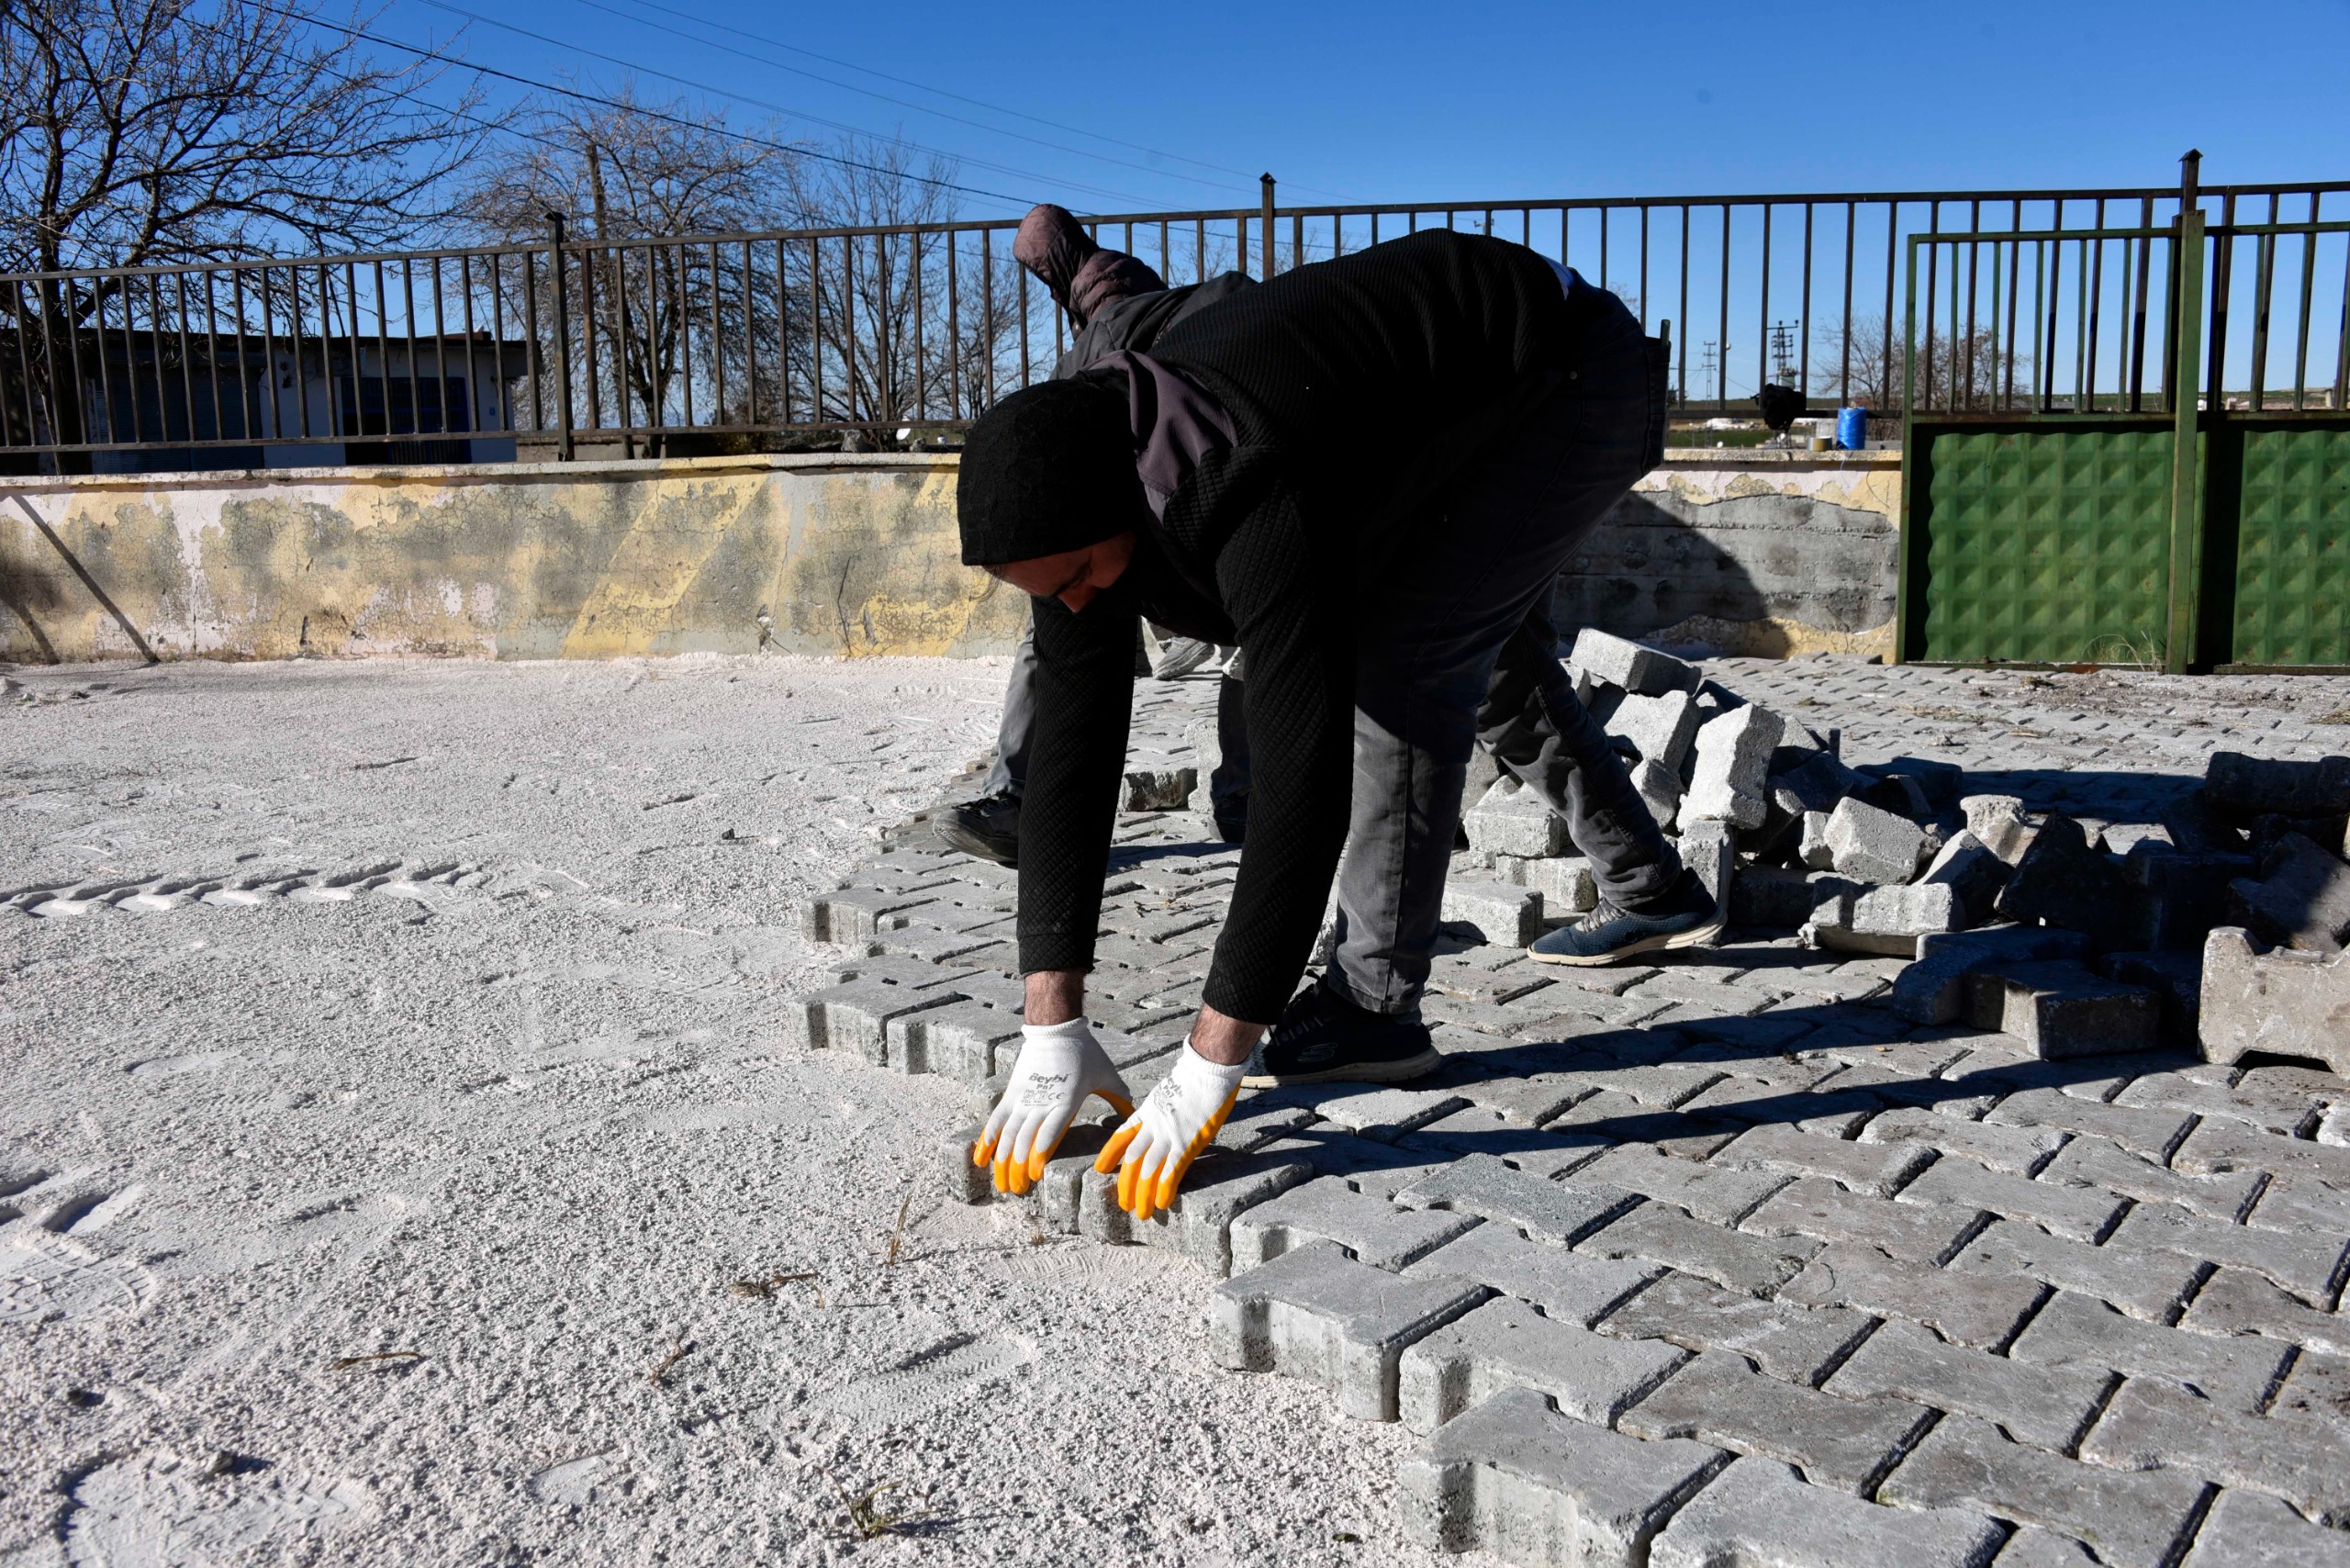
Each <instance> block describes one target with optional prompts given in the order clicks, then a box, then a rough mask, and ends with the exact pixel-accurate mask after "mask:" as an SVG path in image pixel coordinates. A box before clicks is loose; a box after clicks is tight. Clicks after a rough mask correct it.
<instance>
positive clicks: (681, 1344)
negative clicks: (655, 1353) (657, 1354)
mask: <svg viewBox="0 0 2350 1568" xmlns="http://www.w3.org/2000/svg"><path fill="white" fill-rule="evenodd" d="M692 1353H693V1350H692V1348H691V1347H689V1346H688V1345H687V1343H686V1342H685V1341H684V1340H683V1339H680V1340H678V1341H677V1343H676V1344H674V1345H672V1346H670V1347H669V1353H668V1354H667V1355H666V1356H664V1357H662V1358H661V1361H660V1363H659V1364H658V1365H656V1366H655V1367H654V1368H653V1370H652V1371H650V1372H646V1373H645V1374H644V1381H645V1382H647V1383H651V1384H652V1385H653V1386H654V1387H655V1388H658V1387H660V1386H661V1380H662V1379H663V1378H665V1377H667V1376H668V1375H669V1369H670V1368H671V1367H674V1366H676V1365H677V1363H678V1362H679V1361H684V1360H685V1359H686V1358H687V1357H688V1356H689V1355H691V1354H692Z"/></svg>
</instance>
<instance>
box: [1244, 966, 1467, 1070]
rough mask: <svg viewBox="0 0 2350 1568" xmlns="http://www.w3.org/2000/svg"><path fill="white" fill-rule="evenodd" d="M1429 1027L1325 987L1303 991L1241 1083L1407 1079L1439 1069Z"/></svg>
mask: <svg viewBox="0 0 2350 1568" xmlns="http://www.w3.org/2000/svg"><path fill="white" fill-rule="evenodd" d="M1443 1060H1444V1058H1443V1057H1442V1056H1440V1055H1439V1054H1438V1051H1437V1048H1436V1046H1435V1044H1434V1043H1433V1041H1432V1038H1431V1036H1429V1034H1428V1026H1427V1025H1426V1024H1424V1023H1422V1022H1421V1021H1420V1020H1419V1019H1418V1018H1416V1017H1415V1018H1399V1017H1396V1016H1394V1015H1393V1014H1386V1013H1372V1012H1369V1011H1367V1010H1365V1009H1363V1008H1360V1007H1357V1006H1356V1005H1355V1004H1354V1003H1353V1002H1348V1001H1347V1000H1346V999H1345V998H1344V997H1342V996H1340V995H1339V994H1338V993H1337V992H1336V991H1332V990H1331V989H1330V988H1329V987H1328V986H1326V985H1314V986H1309V987H1307V988H1306V989H1305V990H1304V991H1300V992H1298V994H1297V995H1296V996H1295V997H1294V998H1292V1000H1291V1002H1290V1004H1289V1007H1288V1008H1287V1009H1286V1010H1285V1011H1284V1012H1283V1013H1282V1014H1281V1023H1280V1024H1278V1025H1275V1026H1274V1028H1273V1032H1272V1034H1271V1035H1270V1036H1269V1037H1268V1038H1267V1039H1266V1041H1265V1048H1264V1053H1263V1055H1262V1057H1261V1058H1259V1067H1260V1068H1261V1069H1262V1070H1261V1071H1259V1072H1254V1073H1251V1074H1249V1075H1248V1077H1246V1078H1244V1079H1242V1080H1241V1083H1242V1084H1243V1085H1244V1086H1245V1087H1247V1088H1250V1089H1270V1088H1274V1087H1276V1086H1277V1085H1280V1084H1283V1083H1405V1082H1409V1081H1411V1080H1413V1079H1415V1078H1420V1077H1424V1076H1426V1075H1427V1074H1428V1073H1430V1072H1433V1071H1435V1070H1436V1069H1437V1067H1438V1064H1439V1063H1441V1062H1442V1061H1443Z"/></svg>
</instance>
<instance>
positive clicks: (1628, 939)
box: [1526, 867, 1722, 968]
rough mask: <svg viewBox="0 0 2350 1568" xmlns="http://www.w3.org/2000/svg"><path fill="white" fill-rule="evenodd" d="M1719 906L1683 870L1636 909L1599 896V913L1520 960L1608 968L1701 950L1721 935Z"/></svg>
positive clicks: (1560, 931)
mask: <svg viewBox="0 0 2350 1568" xmlns="http://www.w3.org/2000/svg"><path fill="white" fill-rule="evenodd" d="M1721 928H1722V911H1721V906H1720V905H1719V904H1718V903H1717V902H1715V901H1714V895H1713V894H1711V893H1709V892H1707V890H1706V884H1705V883H1703V882H1701V881H1699V880H1697V873H1696V872H1695V871H1692V870H1690V869H1689V868H1687V867H1684V868H1682V871H1681V875H1680V876H1679V877H1677V878H1675V879H1673V885H1672V886H1671V887H1669V888H1667V889H1665V890H1664V891H1663V892H1662V893H1661V894H1659V895H1658V896H1657V897H1655V898H1653V899H1651V900H1649V901H1648V902H1645V903H1643V904H1641V905H1640V907H1639V908H1638V909H1623V908H1620V907H1618V906H1617V905H1616V904H1614V903H1612V902H1609V901H1608V900H1607V898H1606V896H1605V895H1602V897H1601V898H1600V901H1599V907H1598V908H1596V909H1595V910H1593V911H1592V912H1591V913H1589V914H1586V915H1584V916H1583V918H1582V919H1581V920H1579V921H1577V922H1575V924H1572V925H1562V926H1561V927H1560V928H1559V929H1558V930H1556V931H1553V932H1551V933H1550V934H1549V935H1545V936H1543V937H1542V938H1540V939H1539V941H1537V942H1536V943H1535V944H1534V946H1531V947H1528V948H1527V950H1526V956H1527V958H1532V959H1533V960H1534V961H1535V962H1536V963H1538V964H1577V965H1581V966H1583V967H1585V968H1590V967H1595V966H1597V965H1600V964H1612V963H1614V962H1616V961H1617V959H1619V958H1630V957H1631V956H1632V955H1633V954H1635V953H1654V952H1660V951H1662V950H1663V949H1664V948H1667V947H1702V946H1705V945H1707V943H1709V942H1711V941H1712V940H1713V939H1714V938H1715V937H1716V936H1717V935H1719V934H1720V932H1721Z"/></svg>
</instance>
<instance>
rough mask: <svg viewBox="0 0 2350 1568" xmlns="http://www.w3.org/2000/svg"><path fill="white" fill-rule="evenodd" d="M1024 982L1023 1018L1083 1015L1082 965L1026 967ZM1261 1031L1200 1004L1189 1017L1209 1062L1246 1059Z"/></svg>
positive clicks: (1052, 1020)
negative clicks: (1049, 967) (1195, 1016)
mask: <svg viewBox="0 0 2350 1568" xmlns="http://www.w3.org/2000/svg"><path fill="white" fill-rule="evenodd" d="M1025 984H1026V991H1027V1004H1026V1006H1025V1008H1024V1011H1023V1016H1024V1019H1025V1021H1026V1022H1028V1023H1031V1024H1066V1023H1068V1022H1069V1020H1070V1019H1072V1018H1082V1017H1084V1016H1085V971H1084V970H1083V969H1035V970H1032V971H1030V973H1029V975H1028V977H1027V980H1026V982H1025ZM1264 1033H1265V1025H1262V1024H1251V1023H1249V1022H1248V1020H1246V1019H1243V1018H1235V1017H1232V1016H1230V1015H1229V1014H1223V1013H1218V1012H1217V1011H1216V1010H1215V1009H1214V1008H1213V1007H1205V1006H1203V1007H1202V1008H1201V1009H1200V1013H1199V1016H1198V1017H1197V1018H1195V1019H1193V1020H1192V1049H1193V1050H1195V1051H1197V1052H1199V1054H1200V1055H1202V1056H1203V1057H1205V1058H1207V1059H1208V1060H1210V1061H1212V1062H1217V1063H1220V1064H1221V1065H1223V1066H1225V1067H1235V1066H1237V1065H1238V1064H1240V1063H1241V1062H1244V1061H1247V1060H1248V1053H1249V1052H1250V1051H1253V1050H1255V1049H1256V1048H1257V1041H1258V1040H1259V1038H1260V1037H1261V1036H1263V1035H1264Z"/></svg>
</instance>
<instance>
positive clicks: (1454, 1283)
mask: <svg viewBox="0 0 2350 1568" xmlns="http://www.w3.org/2000/svg"><path fill="white" fill-rule="evenodd" d="M1485 1294H1486V1292H1485V1287H1484V1286H1483V1285H1480V1284H1475V1283H1472V1282H1469V1281H1466V1280H1453V1279H1442V1278H1422V1279H1416V1280H1407V1279H1404V1277H1403V1276H1402V1275H1400V1274H1391V1273H1389V1272H1387V1271H1385V1270H1384V1269H1374V1268H1372V1267H1371V1265H1370V1264H1368V1263H1359V1262H1357V1261H1355V1260H1353V1259H1351V1258H1348V1256H1346V1255H1345V1254H1344V1253H1342V1252H1340V1251H1339V1250H1338V1249H1337V1248H1336V1247H1332V1246H1329V1245H1327V1244H1326V1243H1320V1242H1314V1243H1309V1244H1307V1245H1306V1246H1304V1247H1301V1248H1299V1249H1296V1250H1295V1251H1292V1252H1286V1253H1283V1254H1282V1255H1281V1257H1279V1258H1276V1259H1274V1260H1272V1261H1271V1262H1270V1263H1267V1264H1264V1265H1263V1266H1261V1267H1259V1268H1256V1269H1251V1270H1249V1271H1248V1272H1246V1273H1242V1274H1236V1275H1234V1276H1233V1277H1232V1278H1231V1279H1228V1280H1225V1281H1224V1282H1221V1283H1219V1284H1218V1285H1217V1286H1216V1287H1215V1288H1214V1290H1213V1291H1211V1292H1210V1293H1209V1294H1208V1349H1209V1353H1210V1354H1211V1355H1212V1356H1213V1357H1214V1360H1215V1362H1216V1364H1217V1365H1218V1366H1223V1367H1229V1368H1232V1369H1233V1370H1235V1371H1237V1372H1282V1373H1285V1374H1286V1375H1288V1376H1291V1377H1294V1378H1299V1379H1302V1380H1304V1381H1306V1382H1309V1383H1319V1384H1321V1385H1322V1386H1323V1387H1325V1388H1327V1389H1328V1390H1330V1391H1331V1393H1333V1394H1336V1395H1337V1400H1338V1408H1339V1409H1340V1410H1341V1411H1342V1412H1344V1413H1345V1414H1347V1415H1348V1416H1352V1417H1356V1418H1357V1419H1360V1420H1366V1421H1393V1420H1394V1419H1395V1416H1396V1393H1395V1380H1396V1368H1397V1364H1398V1362H1399V1361H1401V1360H1402V1357H1403V1354H1404V1348H1405V1347H1406V1346H1409V1345H1411V1344H1413V1343H1414V1342H1416V1340H1418V1339H1420V1338H1424V1337H1425V1336H1427V1334H1429V1333H1431V1332H1432V1331H1434V1330H1435V1329H1438V1328H1439V1327H1443V1326H1444V1325H1445V1324H1447V1323H1449V1322H1451V1321H1452V1320H1453V1319H1454V1318H1456V1317H1458V1316H1460V1315H1461V1314H1462V1313H1465V1312H1467V1311H1468V1310H1470V1309H1471V1308H1472V1307H1473V1306H1475V1305H1477V1304H1478V1303H1479V1302H1481V1301H1483V1299H1484V1298H1485Z"/></svg>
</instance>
